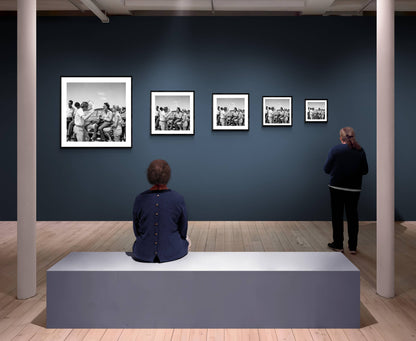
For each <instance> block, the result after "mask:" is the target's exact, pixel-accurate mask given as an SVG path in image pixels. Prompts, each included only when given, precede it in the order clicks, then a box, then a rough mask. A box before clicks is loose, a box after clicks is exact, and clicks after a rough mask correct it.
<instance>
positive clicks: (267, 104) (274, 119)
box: [263, 96, 293, 127]
mask: <svg viewBox="0 0 416 341" xmlns="http://www.w3.org/2000/svg"><path fill="white" fill-rule="evenodd" d="M292 122H293V104H292V97H291V96H289V97H265V96H263V127H291V126H292V124H293V123H292Z"/></svg>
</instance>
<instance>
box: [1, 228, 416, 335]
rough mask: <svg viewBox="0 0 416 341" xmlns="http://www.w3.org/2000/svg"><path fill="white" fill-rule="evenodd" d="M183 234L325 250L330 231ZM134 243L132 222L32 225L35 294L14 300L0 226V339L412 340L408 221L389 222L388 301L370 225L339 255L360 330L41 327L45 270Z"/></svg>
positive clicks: (413, 243)
mask: <svg viewBox="0 0 416 341" xmlns="http://www.w3.org/2000/svg"><path fill="white" fill-rule="evenodd" d="M189 236H190V238H191V240H192V250H193V251H328V249H327V247H326V244H327V243H328V242H329V241H331V226H330V223H329V222H315V221H314V222H308V221H295V222H274V221H253V222H249V221H241V222H236V221H207V222H202V221H194V222H190V224H189ZM133 239H134V236H133V231H132V224H131V222H39V223H38V225H37V280H38V282H37V295H36V296H35V297H33V298H30V299H28V300H16V299H15V297H16V222H0V340H2V341H3V340H54V341H55V340H238V341H239V340H287V341H295V340H296V341H301V340H302V341H304V340H306V341H318V340H325V341H335V340H337V341H338V340H340V341H360V340H363V341H365V340H368V341H369V340H375V341H383V340H384V341H395V340H397V341H407V340H416V261H415V259H416V223H415V222H403V223H397V224H396V293H397V296H396V297H395V298H394V299H384V298H382V297H380V296H378V295H377V294H376V292H375V283H376V263H375V259H376V231H375V223H372V222H363V223H361V225H360V234H359V253H358V254H357V255H349V254H348V253H346V256H347V257H348V258H349V259H350V260H351V261H352V262H353V263H354V264H355V265H356V266H357V267H358V268H359V269H360V270H361V279H360V284H361V328H360V329H46V328H45V325H46V311H45V308H46V269H48V268H49V267H50V266H52V265H53V264H55V263H56V262H57V261H58V260H60V259H62V258H63V257H65V256H66V255H67V254H68V253H70V252H72V251H130V250H131V245H132V243H133ZM328 252H332V251H328ZM201 308H203V307H201ZM334 309H342V307H334Z"/></svg>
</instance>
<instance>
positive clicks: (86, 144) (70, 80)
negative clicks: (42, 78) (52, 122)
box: [60, 76, 133, 148]
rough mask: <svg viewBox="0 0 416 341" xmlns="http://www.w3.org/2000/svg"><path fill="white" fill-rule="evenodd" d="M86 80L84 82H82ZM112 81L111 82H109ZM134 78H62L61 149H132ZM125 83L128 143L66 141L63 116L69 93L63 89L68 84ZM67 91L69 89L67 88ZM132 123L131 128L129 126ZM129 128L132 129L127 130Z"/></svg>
mask: <svg viewBox="0 0 416 341" xmlns="http://www.w3.org/2000/svg"><path fill="white" fill-rule="evenodd" d="M82 80H84V81H82ZM109 80H110V81H109ZM132 80H133V77H132V76H92V77H89V76H61V147H60V148H72V147H75V148H78V147H88V148H132V146H133V144H132V141H133V139H132V129H133V122H132V114H131V112H132V107H133V98H132V92H133V82H132ZM75 82H79V83H125V84H126V141H125V142H97V141H96V142H70V141H66V134H65V135H64V134H63V132H64V131H65V132H66V117H65V119H64V117H63V115H64V113H66V108H67V104H68V100H69V99H68V98H67V92H65V94H64V92H63V89H64V88H66V87H67V84H68V83H75ZM66 89H67V88H66ZM128 122H130V127H129V125H128ZM127 128H130V129H128V130H127Z"/></svg>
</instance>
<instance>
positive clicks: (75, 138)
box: [61, 77, 132, 147]
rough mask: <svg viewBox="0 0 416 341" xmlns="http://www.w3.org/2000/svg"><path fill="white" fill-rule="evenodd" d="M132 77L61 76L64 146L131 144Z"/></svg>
mask: <svg viewBox="0 0 416 341" xmlns="http://www.w3.org/2000/svg"><path fill="white" fill-rule="evenodd" d="M131 85H132V84H131V77H61V147H131V140H132V138H131V127H132V124H131V110H132V105H131Z"/></svg>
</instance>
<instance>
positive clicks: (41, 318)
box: [32, 308, 46, 328]
mask: <svg viewBox="0 0 416 341" xmlns="http://www.w3.org/2000/svg"><path fill="white" fill-rule="evenodd" d="M32 324H36V325H37V326H39V327H42V328H46V308H45V309H43V310H42V311H41V312H40V314H39V315H38V316H36V317H35V318H34V319H33V320H32Z"/></svg>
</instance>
